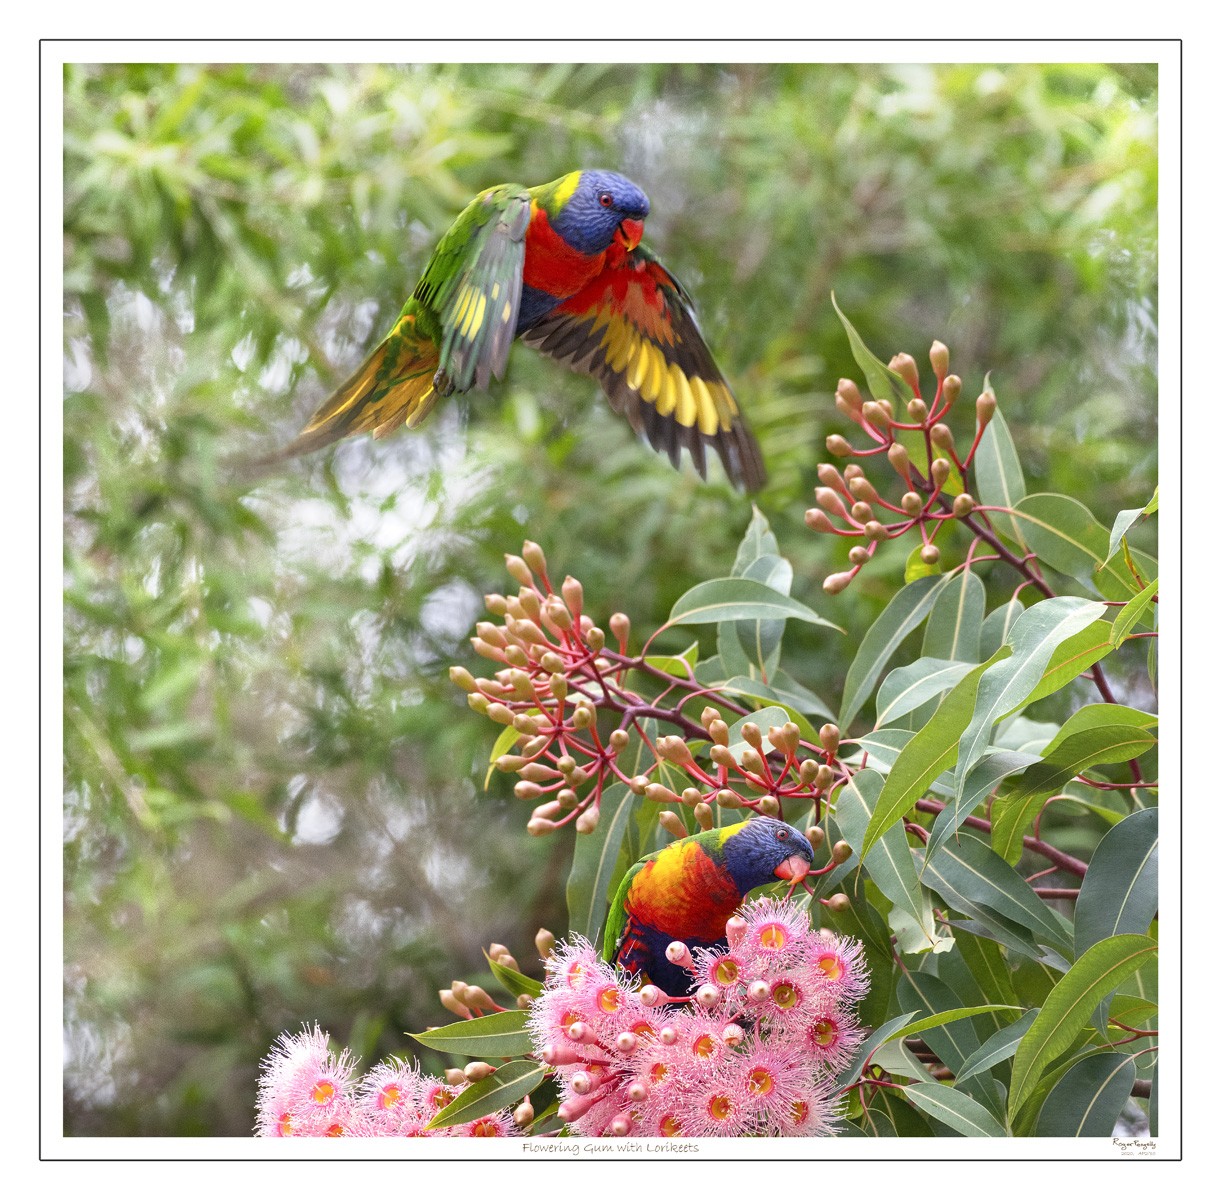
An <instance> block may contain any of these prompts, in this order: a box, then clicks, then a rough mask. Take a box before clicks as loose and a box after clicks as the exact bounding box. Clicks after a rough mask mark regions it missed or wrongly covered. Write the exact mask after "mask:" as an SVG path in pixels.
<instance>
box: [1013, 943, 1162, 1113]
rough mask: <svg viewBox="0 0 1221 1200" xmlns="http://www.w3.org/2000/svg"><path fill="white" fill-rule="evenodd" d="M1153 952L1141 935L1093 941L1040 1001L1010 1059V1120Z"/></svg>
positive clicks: (1152, 944)
mask: <svg viewBox="0 0 1221 1200" xmlns="http://www.w3.org/2000/svg"><path fill="white" fill-rule="evenodd" d="M1156 953H1157V943H1156V942H1155V941H1154V940H1153V939H1152V938H1150V937H1145V936H1144V935H1143V934H1139V933H1124V934H1119V935H1117V936H1116V937H1110V938H1106V939H1104V940H1103V941H1101V942H1096V943H1095V944H1094V945H1093V946H1091V947H1090V948H1089V949H1088V950H1086V951H1085V953H1084V954H1082V955H1081V957H1080V958H1079V959H1077V961H1076V962H1075V963H1074V964H1073V965H1072V966H1071V967H1070V968H1069V970H1068V972H1067V973H1066V974H1065V975H1064V977H1063V978H1062V979H1061V980H1060V981H1059V983H1057V984H1056V986H1055V987H1053V988H1052V989H1051V991H1050V992H1049V993H1048V995H1047V999H1046V1000H1045V1001H1044V1002H1043V1007H1042V1008H1041V1009H1040V1010H1039V1015H1038V1016H1037V1017H1036V1018H1035V1020H1034V1023H1033V1024H1032V1025H1031V1027H1030V1029H1029V1030H1027V1032H1026V1036H1025V1037H1024V1038H1022V1041H1021V1044H1020V1045H1019V1046H1018V1049H1017V1054H1016V1055H1015V1056H1014V1060H1013V1077H1012V1082H1011V1086H1010V1092H1009V1114H1010V1118H1012V1117H1013V1116H1015V1115H1016V1114H1017V1112H1018V1110H1019V1109H1020V1108H1021V1107H1022V1105H1023V1104H1024V1103H1025V1102H1026V1100H1027V1099H1028V1098H1029V1097H1030V1095H1031V1094H1032V1093H1033V1091H1034V1089H1035V1087H1036V1086H1037V1085H1038V1082H1039V1079H1040V1077H1041V1076H1042V1074H1043V1072H1044V1071H1045V1070H1046V1068H1047V1067H1048V1065H1049V1064H1050V1063H1051V1062H1052V1060H1053V1059H1055V1058H1056V1057H1057V1056H1059V1055H1060V1054H1063V1053H1064V1051H1065V1050H1067V1049H1068V1048H1069V1047H1070V1046H1071V1045H1072V1044H1073V1042H1074V1040H1075V1039H1076V1037H1077V1035H1078V1033H1080V1031H1081V1030H1082V1029H1083V1028H1085V1026H1086V1023H1087V1022H1088V1021H1089V1018H1090V1014H1091V1013H1092V1012H1093V1011H1094V1009H1095V1008H1096V1007H1097V1005H1098V1002H1099V1001H1100V1000H1101V999H1102V998H1103V997H1104V996H1105V995H1106V994H1107V993H1108V992H1110V991H1112V990H1113V989H1114V988H1116V987H1118V986H1119V985H1120V984H1121V983H1123V981H1124V980H1125V979H1127V978H1128V976H1129V975H1131V974H1132V973H1133V972H1134V971H1136V970H1137V969H1138V968H1139V967H1140V966H1141V965H1142V964H1144V963H1146V962H1148V961H1149V960H1150V959H1152V958H1153V956H1154V955H1155V954H1156Z"/></svg>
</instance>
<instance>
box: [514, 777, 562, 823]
mask: <svg viewBox="0 0 1221 1200" xmlns="http://www.w3.org/2000/svg"><path fill="white" fill-rule="evenodd" d="M518 786H519V787H520V786H521V785H520V784H519V785H518ZM562 811H563V806H562V805H561V804H560V802H559V801H558V800H548V801H547V802H546V803H545V804H540V805H539V806H538V807H537V808H536V809H535V810H534V811H533V812H532V813H531V814H530V816H531V817H532V818H534V819H535V820H539V821H554V820H555V819H556V817H558V816H559V815H560V813H561V812H562Z"/></svg>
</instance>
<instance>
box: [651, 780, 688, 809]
mask: <svg viewBox="0 0 1221 1200" xmlns="http://www.w3.org/2000/svg"><path fill="white" fill-rule="evenodd" d="M644 795H645V799H646V800H649V801H650V802H651V803H653V804H681V803H682V801H681V800H680V799H679V796H678V793H677V792H672V791H671V790H670V789H669V788H668V787H666V785H665V784H664V783H649V784H646V785H645V789H644Z"/></svg>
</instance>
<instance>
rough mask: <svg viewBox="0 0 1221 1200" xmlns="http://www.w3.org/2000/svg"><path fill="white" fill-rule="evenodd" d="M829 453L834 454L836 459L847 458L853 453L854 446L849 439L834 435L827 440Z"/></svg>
mask: <svg viewBox="0 0 1221 1200" xmlns="http://www.w3.org/2000/svg"><path fill="white" fill-rule="evenodd" d="M827 453H828V454H834V455H835V457H836V458H847V457H848V455H850V454H851V453H852V445H851V443H850V442H849V441H848V439H847V438H845V437H842V436H841V435H840V434H838V433H833V434H831V436H830V437H828V438H827Z"/></svg>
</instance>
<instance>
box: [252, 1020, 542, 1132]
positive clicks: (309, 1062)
mask: <svg viewBox="0 0 1221 1200" xmlns="http://www.w3.org/2000/svg"><path fill="white" fill-rule="evenodd" d="M328 1042H329V1039H328V1035H327V1034H326V1033H324V1032H323V1031H322V1030H321V1029H319V1028H318V1026H317V1025H315V1026H314V1027H313V1029H309V1028H303V1029H302V1030H301V1032H300V1033H295V1034H291V1033H282V1034H281V1035H280V1037H279V1039H278V1040H277V1041H276V1044H275V1045H274V1046H273V1047H272V1049H271V1052H270V1053H269V1054H268V1055H267V1057H266V1058H265V1059H264V1060H263V1063H262V1073H261V1076H260V1078H259V1100H258V1122H257V1124H256V1125H255V1132H256V1134H257V1135H258V1136H259V1137H509V1136H511V1135H513V1134H515V1133H517V1132H518V1130H517V1128H516V1126H515V1125H514V1124H513V1118H512V1116H511V1115H510V1114H509V1113H508V1112H498V1113H493V1114H491V1115H490V1116H486V1117H480V1118H479V1120H477V1121H469V1122H467V1123H466V1124H463V1125H452V1126H449V1127H448V1128H445V1129H430V1130H426V1129H425V1126H426V1125H427V1124H428V1122H429V1121H431V1120H432V1118H433V1117H434V1116H436V1114H437V1113H438V1112H439V1111H440V1110H441V1109H442V1108H444V1107H445V1106H446V1105H447V1104H448V1103H449V1102H450V1101H451V1100H453V1099H454V1097H455V1096H457V1095H458V1093H459V1092H461V1091H462V1090H463V1089H464V1088H465V1087H466V1086H467V1085H466V1084H465V1083H460V1084H451V1083H447V1082H446V1081H445V1080H444V1079H439V1078H436V1077H434V1076H429V1075H421V1074H420V1070H419V1067H418V1066H417V1065H416V1064H415V1063H414V1062H410V1063H409V1062H405V1061H403V1060H401V1059H397V1058H390V1059H387V1060H386V1061H385V1062H382V1063H379V1064H378V1065H377V1066H376V1067H374V1068H373V1069H372V1070H371V1071H368V1072H367V1073H366V1074H364V1075H362V1076H361V1077H360V1078H357V1077H356V1058H355V1057H354V1056H353V1054H352V1052H351V1051H350V1050H343V1051H341V1052H340V1053H339V1054H337V1055H336V1054H334V1053H332V1052H331V1050H330V1047H329V1044H328Z"/></svg>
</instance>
